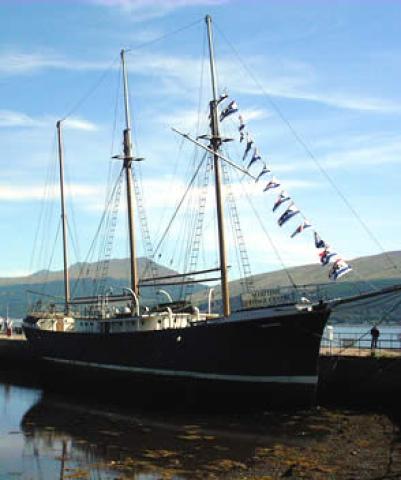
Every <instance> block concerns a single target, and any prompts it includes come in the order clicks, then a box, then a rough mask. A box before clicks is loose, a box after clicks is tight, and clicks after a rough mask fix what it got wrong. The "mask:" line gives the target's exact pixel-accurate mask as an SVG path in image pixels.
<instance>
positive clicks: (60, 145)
mask: <svg viewBox="0 0 401 480" xmlns="http://www.w3.org/2000/svg"><path fill="white" fill-rule="evenodd" d="M56 126H57V143H58V159H59V166H60V201H61V225H62V230H63V272H64V304H65V313H66V314H68V313H69V309H70V307H69V304H70V301H71V294H70V278H69V272H68V243H67V215H66V213H65V198H64V151H63V139H62V134H61V121H58V122H57V124H56Z"/></svg>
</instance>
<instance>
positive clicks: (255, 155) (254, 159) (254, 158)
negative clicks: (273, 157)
mask: <svg viewBox="0 0 401 480" xmlns="http://www.w3.org/2000/svg"><path fill="white" fill-rule="evenodd" d="M259 160H262V157H261V156H260V153H259V150H258V149H257V148H255V150H254V151H253V155H252V158H251V161H250V162H249V163H248V166H247V167H246V168H247V170H249V168H250V167H251V166H252V165H253V164H254V163H255V162H257V161H259Z"/></svg>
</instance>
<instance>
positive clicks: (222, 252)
mask: <svg viewBox="0 0 401 480" xmlns="http://www.w3.org/2000/svg"><path fill="white" fill-rule="evenodd" d="M205 20H206V25H207V35H208V43H209V60H210V77H211V83H212V95H213V99H212V100H211V102H210V128H211V134H212V135H211V148H212V150H213V151H214V155H213V166H214V177H215V194H216V210H217V227H218V237H219V256H220V273H221V295H222V301H223V311H224V316H226V317H227V316H228V315H230V310H231V309H230V293H229V289H228V269H227V251H226V240H225V228H224V206H223V193H222V184H221V165H220V157H219V155H218V153H219V150H220V146H221V143H222V140H221V136H220V129H219V117H218V109H217V105H218V98H217V88H216V70H215V64H214V47H213V31H212V18H211V17H210V15H207V16H206V18H205Z"/></svg>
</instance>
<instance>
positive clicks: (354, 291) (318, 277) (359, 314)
mask: <svg viewBox="0 0 401 480" xmlns="http://www.w3.org/2000/svg"><path fill="white" fill-rule="evenodd" d="M348 263H349V264H350V265H351V266H352V268H353V271H352V272H350V273H349V274H347V275H346V276H344V277H342V278H341V279H339V280H338V281H337V282H331V281H329V279H328V268H327V267H322V266H321V265H320V264H318V263H316V264H310V265H303V266H300V267H291V268H288V269H286V270H277V271H273V272H268V273H261V274H258V275H254V276H253V277H252V279H253V284H254V287H255V290H256V291H259V292H260V291H262V290H270V289H277V288H278V287H281V288H280V291H281V292H282V293H283V294H284V295H289V297H288V298H290V299H291V300H294V299H295V298H297V297H299V296H306V297H307V298H309V299H310V300H318V299H320V298H323V299H332V298H343V297H349V296H353V295H358V294H359V293H362V292H371V291H373V290H374V289H380V288H384V287H387V286H391V285H395V284H401V251H394V252H386V253H382V254H379V255H371V256H366V257H358V258H355V259H353V260H350V261H349V262H348ZM290 279H291V280H290ZM292 282H293V283H292ZM293 284H295V285H297V287H298V288H297V290H295V289H294V288H293ZM242 292H243V286H242V283H241V280H234V281H232V282H231V283H230V294H231V302H232V307H233V309H237V308H241V294H242ZM214 293H215V301H216V303H217V304H219V303H220V302H221V290H220V287H216V288H215V292H214ZM273 293H274V292H273ZM205 298H206V297H205V294H204V293H203V292H198V293H197V294H195V295H194V296H193V301H194V303H203V304H205V303H206V300H205ZM400 298H401V294H396V295H395V296H393V297H388V298H387V297H384V298H382V299H380V300H378V299H375V300H374V301H372V300H371V301H370V303H368V302H366V303H364V302H357V303H352V304H348V305H344V306H342V307H339V308H337V309H336V310H335V311H334V312H333V314H332V315H331V317H330V319H331V321H332V322H334V323H338V322H341V323H362V322H365V321H368V322H371V323H372V322H380V321H381V320H382V319H383V318H385V321H386V322H397V323H400V320H401V307H398V308H393V305H394V304H395V303H396V302H399V301H400Z"/></svg>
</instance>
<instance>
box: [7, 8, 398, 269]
mask: <svg viewBox="0 0 401 480" xmlns="http://www.w3.org/2000/svg"><path fill="white" fill-rule="evenodd" d="M206 13H209V14H211V15H212V16H213V19H214V23H215V27H216V29H215V40H216V59H217V65H218V80H219V91H223V90H224V89H227V91H228V93H229V95H230V97H231V98H234V99H236V100H237V102H238V104H239V107H240V110H241V113H243V115H244V117H245V120H246V121H247V127H248V129H249V131H250V132H251V133H252V136H253V137H254V139H255V142H256V144H257V146H258V147H259V149H260V151H261V152H262V155H263V158H264V159H265V160H266V162H267V163H268V165H269V166H270V167H271V169H272V170H273V172H274V174H275V176H276V177H277V178H279V179H280V181H281V182H282V185H283V187H284V188H285V189H286V190H287V191H288V192H289V193H290V194H291V195H292V197H293V198H294V200H295V202H296V205H297V206H299V208H301V210H302V212H303V214H304V215H305V216H306V217H307V218H308V220H310V221H311V222H312V223H313V225H314V227H315V228H316V230H317V231H318V232H319V233H320V234H321V236H322V237H323V238H324V239H325V240H326V241H327V242H328V243H330V245H332V246H333V248H334V249H336V250H337V251H338V252H339V253H341V255H342V256H343V257H345V258H347V259H352V258H354V257H356V256H361V255H369V254H374V253H380V252H381V250H380V247H379V246H378V244H377V243H376V242H375V241H374V240H373V239H372V238H371V236H370V235H369V234H368V233H367V232H366V231H365V230H364V228H363V227H362V226H361V223H360V222H359V221H358V219H357V218H356V217H355V215H354V214H353V212H352V211H351V210H350V209H349V208H348V207H347V206H346V205H345V203H344V202H343V200H342V198H341V197H340V196H339V195H338V192H337V191H336V190H335V189H334V188H333V186H332V184H331V183H330V182H329V181H328V180H327V177H326V176H325V175H324V174H322V172H321V170H320V169H319V167H318V166H317V165H316V162H315V161H314V160H313V159H312V158H311V157H310V155H309V154H308V153H307V151H306V150H305V147H304V145H302V144H301V143H300V142H299V141H298V140H297V139H296V138H295V136H294V134H293V132H292V131H291V130H290V129H289V128H288V124H287V123H286V122H289V123H290V125H291V127H292V129H293V131H295V132H296V135H297V136H298V137H299V138H301V139H302V142H303V143H304V144H305V145H307V147H308V149H309V151H311V152H312V154H313V156H314V158H315V159H316V160H317V162H318V163H319V165H320V166H321V167H322V168H323V170H324V172H326V174H328V175H329V176H330V178H331V180H332V182H333V183H334V184H335V185H336V187H337V189H339V190H340V192H341V193H342V194H343V195H344V196H345V197H346V199H347V201H348V202H349V203H350V205H351V206H352V207H353V209H354V211H356V212H357V214H358V216H359V218H360V219H362V221H363V222H364V223H365V224H366V225H367V226H368V228H369V230H370V231H371V232H372V233H373V235H374V236H375V237H376V238H377V240H378V241H379V243H380V244H381V245H382V247H383V248H384V249H385V250H398V249H400V243H399V238H400V237H401V220H400V216H399V215H398V210H399V208H400V206H401V201H400V200H401V193H400V187H399V186H400V184H401V172H400V168H399V165H400V162H401V135H400V125H401V89H400V85H401V68H400V67H401V42H400V34H399V25H400V21H401V2H399V1H380V2H379V1H359V2H358V1H350V0H349V1H330V2H329V1H314V2H313V1H295V0H294V1H278V0H276V1H246V2H245V1H233V0H194V1H190V0H186V1H185V0H165V1H156V0H148V1H144V0H142V1H140V0H87V1H84V0H81V1H78V0H76V1H70V2H67V1H57V2H50V1H30V2H29V1H13V2H11V1H1V2H0V32H1V33H0V40H1V41H0V87H1V88H0V145H1V149H0V166H1V169H0V218H1V235H0V277H3V276H15V275H20V274H27V273H29V272H30V271H33V270H37V269H39V268H46V267H47V266H49V263H48V257H49V256H50V255H49V253H50V252H51V250H52V248H53V243H54V237H55V232H56V226H57V222H58V218H57V215H58V210H57V209H58V206H57V203H56V202H57V198H56V197H57V188H56V186H55V185H54V186H52V187H51V188H50V189H49V190H48V194H47V200H46V201H44V200H43V192H44V185H45V183H46V178H48V179H49V182H50V183H51V184H52V185H53V183H54V182H55V181H56V180H57V177H55V176H54V173H55V170H54V168H55V165H56V164H55V159H56V155H55V154H56V151H55V144H54V138H55V137H54V136H55V122H56V120H57V119H59V118H64V117H65V116H67V120H66V122H65V130H64V138H65V153H66V173H67V180H68V208H69V217H70V223H71V227H75V228H72V230H73V233H74V232H75V234H74V236H75V237H76V242H77V243H78V244H79V252H80V255H78V257H77V255H75V253H72V254H71V256H72V262H75V261H76V260H79V259H80V260H83V259H84V258H85V256H86V252H87V250H88V247H89V245H90V243H91V240H92V238H93V236H94V233H95V230H96V227H97V224H98V221H99V218H100V215H101V211H102V205H103V204H104V195H105V189H106V185H107V178H108V172H109V171H110V170H111V172H112V177H113V176H114V177H115V175H116V173H117V172H118V169H119V164H118V161H111V160H110V157H111V156H112V154H116V153H119V150H120V148H119V147H120V143H121V137H120V130H121V126H122V123H123V116H122V113H123V111H122V107H121V102H120V103H119V104H118V105H119V106H118V107H117V110H116V98H118V95H117V93H118V83H119V82H118V80H119V65H118V56H119V51H120V49H121V48H122V47H124V48H128V47H130V48H132V50H131V52H130V53H129V54H128V56H127V60H128V64H129V70H130V87H131V103H132V112H133V122H134V137H135V148H136V152H137V154H138V155H140V156H143V157H146V161H145V162H144V163H143V164H141V166H140V177H141V179H142V185H143V191H144V198H145V206H146V209H147V212H148V218H149V226H150V230H151V234H152V239H153V241H154V242H155V243H157V240H158V238H159V237H160V234H161V232H162V231H163V228H164V226H165V225H166V223H167V217H168V214H169V213H171V212H172V211H173V209H174V206H175V204H176V201H177V195H176V194H177V193H178V194H179V193H180V192H182V191H183V189H184V188H185V187H184V182H185V179H186V178H189V165H190V164H191V163H192V162H194V161H196V158H198V159H199V156H200V154H199V152H198V157H196V158H195V157H194V155H195V153H194V147H193V146H192V145H189V144H188V145H184V146H183V147H181V143H182V142H181V140H180V139H178V138H177V136H176V135H175V134H173V133H172V132H171V130H170V127H171V126H175V127H177V128H181V129H183V130H184V131H186V132H191V133H192V134H194V135H196V134H197V132H198V133H205V132H204V129H205V128H206V125H207V118H206V116H205V115H204V116H203V117H202V118H201V119H200V125H201V126H202V127H203V130H202V129H201V130H199V131H198V130H197V127H196V126H197V123H198V110H199V108H200V111H201V113H202V114H204V113H205V112H206V111H207V102H208V99H209V98H210V87H209V78H208V77H207V75H206V64H205V62H204V38H205V26H204V21H203V18H204V16H205V14H206ZM188 25H192V26H190V27H188V28H185V29H183V30H182V31H180V32H178V33H176V34H174V35H172V34H171V32H174V31H176V30H177V29H180V28H181V27H186V26H188ZM202 59H203V61H202ZM202 65H203V66H204V68H203V70H202ZM202 71H203V72H204V74H203V82H201V78H202ZM119 91H120V92H121V89H120V90H119ZM272 102H273V103H272ZM199 105H200V107H199ZM277 109H279V111H280V112H281V114H282V116H283V117H284V118H285V121H283V119H282V118H280V115H278V113H277ZM115 111H117V117H116V126H117V128H116V132H115V133H114V135H113V125H114V117H115ZM223 127H224V129H225V131H226V133H227V134H235V133H236V117H231V118H230V119H227V120H226V121H225V122H224V125H223ZM241 149H242V146H237V147H233V149H232V153H231V158H233V160H235V161H239V162H240V157H241ZM178 161H179V162H180V163H178ZM49 165H50V166H51V167H49ZM49 168H50V170H49ZM52 169H53V170H52ZM49 172H50V173H49ZM174 172H175V173H174ZM47 175H48V177H47ZM234 178H235V179H237V183H236V185H234V187H233V190H234V192H235V193H237V194H238V195H239V198H238V208H239V210H240V213H242V214H244V216H243V217H242V218H243V219H242V226H243V229H244V235H245V239H246V241H247V244H248V250H249V256H250V258H251V263H252V269H253V271H254V272H255V273H257V272H262V271H266V270H272V269H277V268H279V267H280V263H279V262H278V259H277V258H276V256H275V254H274V252H273V250H272V248H271V246H270V244H269V242H268V240H267V238H266V236H265V234H264V233H263V229H262V228H260V226H259V223H258V221H257V220H256V219H255V218H254V217H253V215H252V209H251V208H250V207H249V205H248V204H247V203H246V201H245V198H244V196H245V195H244V188H245V189H246V191H247V192H248V193H252V194H255V200H254V206H255V208H256V209H257V211H258V213H259V215H260V217H261V219H262V222H263V225H264V228H265V229H266V230H267V231H268V232H269V235H270V236H271V238H272V239H273V241H274V243H275V244H276V245H277V246H278V247H281V254H282V258H283V260H284V262H285V264H286V265H289V266H291V265H299V264H303V263H309V262H313V261H317V252H316V250H315V248H314V247H313V243H312V239H311V235H310V232H308V231H306V232H304V233H303V234H302V235H300V236H298V237H296V238H295V239H290V238H289V237H290V234H291V232H292V231H293V230H294V229H295V228H296V226H297V225H298V223H299V222H298V220H295V219H293V220H291V221H290V222H288V225H286V226H285V227H283V228H282V229H280V228H279V227H278V226H277V215H274V214H272V212H271V207H272V204H273V202H274V199H275V197H276V196H277V193H278V192H275V193H265V194H262V193H261V189H262V188H263V185H259V184H258V185H254V184H253V183H252V182H251V183H250V182H247V181H243V182H242V183H243V184H245V185H246V187H241V186H240V184H239V181H238V177H234ZM51 199H52V200H51ZM43 208H45V211H46V212H47V213H46V215H45V216H44V217H42V218H45V220H46V231H45V233H44V234H43V232H39V236H38V241H37V242H36V244H38V243H39V244H43V245H44V246H43V247H42V248H38V246H37V245H36V247H35V246H34V244H35V235H36V231H37V225H38V220H39V216H40V212H41V211H42V210H41V209H43ZM212 211H213V207H211V206H210V205H209V204H208V207H207V218H208V219H207V220H206V222H205V225H206V227H207V228H206V232H205V239H204V240H203V242H202V254H201V259H200V264H199V267H201V266H205V268H207V266H209V267H210V266H214V265H215V264H216V261H217V258H216V255H215V254H214V253H212V251H213V248H212V247H213V245H214V238H215V228H214V225H215V224H214V221H213V219H212V217H211V213H212ZM209 216H210V219H209ZM185 218H186V220H185ZM187 224H188V217H184V219H183V220H181V223H180V221H178V222H177V225H176V226H175V230H174V229H173V231H172V234H171V236H170V237H168V239H167V241H166V242H165V244H164V246H163V248H162V250H161V253H162V256H161V257H160V261H162V262H164V263H166V264H167V265H169V266H172V267H173V268H179V267H180V265H179V260H180V259H179V258H177V257H179V256H180V255H179V252H180V249H181V248H183V247H182V245H184V243H183V242H184V240H183V239H182V238H181V237H182V233H183V232H184V231H185V228H186V225H187ZM177 245H180V246H179V247H178V246H177ZM33 251H35V255H34V256H33V258H32V252H33ZM126 251H127V242H126V240H125V220H124V218H122V217H121V218H120V219H119V228H118V231H117V234H116V239H115V250H114V255H115V256H119V257H122V256H124V255H125V254H126ZM139 252H140V253H143V248H142V247H139ZM59 253H60V252H59V249H58V247H57V248H56V250H55V254H54V260H53V262H52V264H51V265H50V266H51V267H52V268H58V267H59V266H60V265H61V260H60V255H59ZM45 259H46V261H45ZM230 263H232V264H233V275H234V276H235V275H236V274H235V266H234V260H233V261H232V262H231V260H230Z"/></svg>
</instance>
